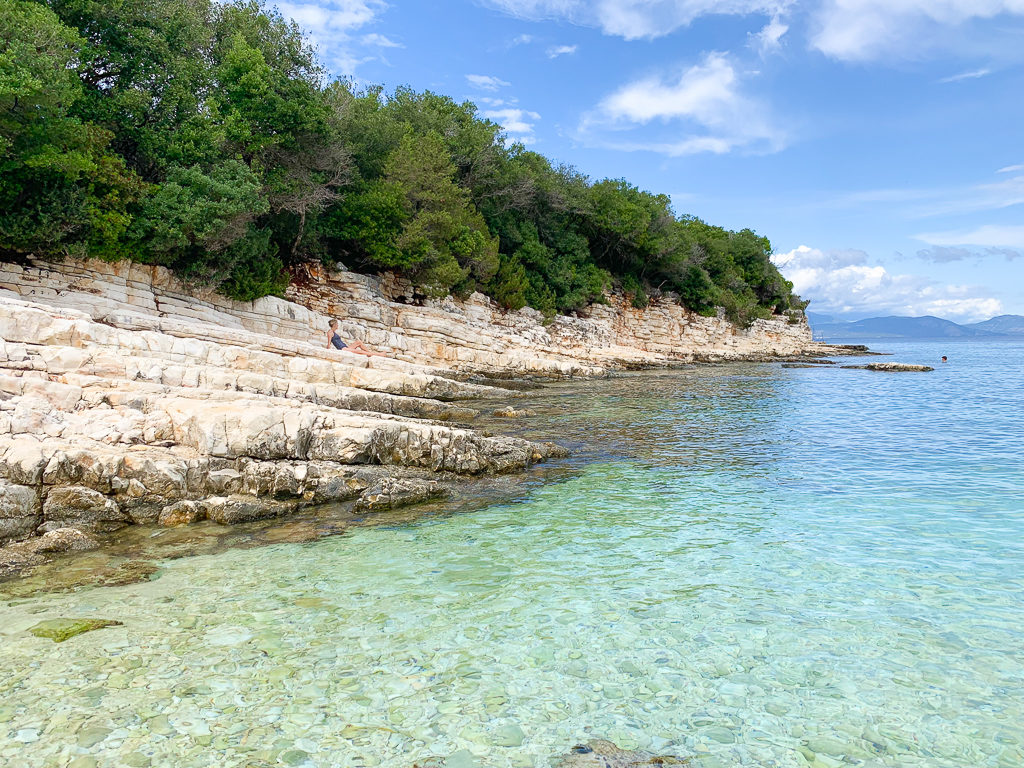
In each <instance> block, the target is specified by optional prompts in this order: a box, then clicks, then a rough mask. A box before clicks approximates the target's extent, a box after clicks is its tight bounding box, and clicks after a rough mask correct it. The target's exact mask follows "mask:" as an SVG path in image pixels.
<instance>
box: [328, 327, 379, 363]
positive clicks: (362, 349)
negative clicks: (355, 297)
mask: <svg viewBox="0 0 1024 768" xmlns="http://www.w3.org/2000/svg"><path fill="white" fill-rule="evenodd" d="M331 347H334V348H335V349H347V350H348V351H349V352H354V353H355V354H357V355H366V356H367V357H386V355H385V354H384V353H383V352H374V351H373V350H371V349H369V348H368V347H367V346H366V345H365V344H363V342H361V341H353V342H352V343H351V344H346V343H345V342H344V341H342V340H341V336H339V335H338V321H337V320H331V322H330V324H329V325H328V326H327V348H328V349H330V348H331Z"/></svg>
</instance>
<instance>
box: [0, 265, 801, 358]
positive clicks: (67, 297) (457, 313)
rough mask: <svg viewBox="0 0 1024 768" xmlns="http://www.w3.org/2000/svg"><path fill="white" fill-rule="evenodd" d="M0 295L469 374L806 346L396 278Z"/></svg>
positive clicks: (21, 284) (34, 283) (140, 277)
mask: <svg viewBox="0 0 1024 768" xmlns="http://www.w3.org/2000/svg"><path fill="white" fill-rule="evenodd" d="M0 289H6V290H9V291H12V292H14V293H16V294H17V295H19V296H20V297H22V298H25V299H29V300H33V301H42V302H46V303H49V304H53V305H54V306H63V307H73V308H75V309H79V310H84V311H87V312H89V313H90V314H92V315H93V316H94V317H97V318H102V317H106V316H109V315H117V316H123V317H127V316H128V313H133V314H141V315H146V316H154V315H155V316H159V317H162V318H167V319H169V320H177V321H181V322H186V323H188V322H195V321H199V322H207V323H213V324H217V325H220V326H222V327H224V328H234V329H237V330H247V331H251V332H256V333H262V334H269V335H273V336H277V337H279V338H281V339H292V340H296V341H306V342H312V343H314V344H317V345H319V344H320V339H321V338H322V334H323V333H324V330H325V329H326V324H327V321H328V319H329V318H330V317H337V318H339V319H340V320H341V329H340V330H341V334H342V336H343V337H344V338H354V339H360V340H363V341H365V342H366V343H368V344H370V345H371V346H373V347H375V348H378V349H382V350H384V351H386V352H388V354H389V355H391V356H392V357H395V358H398V359H401V360H406V361H409V362H415V363H420V364H423V365H429V366H435V367H439V368H444V369H449V370H455V371H467V372H510V371H512V372H523V373H537V374H561V375H594V374H599V373H601V372H602V371H603V370H605V369H608V368H618V367H633V366H640V365H658V364H664V363H666V362H671V361H690V360H717V359H721V360H728V359H743V358H758V357H763V356H771V355H782V356H784V355H794V354H800V353H801V352H802V351H804V350H805V349H807V348H809V347H810V345H811V344H812V340H811V332H810V328H809V327H808V325H807V323H806V322H804V321H801V322H799V323H795V324H794V323H791V322H789V321H788V320H787V319H786V318H783V317H774V318H772V319H769V320H758V321H756V322H755V323H754V324H753V325H752V326H751V327H750V328H748V329H738V328H736V327H735V326H733V325H732V324H731V323H729V322H728V321H726V320H724V319H721V318H717V317H702V316H700V315H697V314H695V313H693V312H689V311H687V310H685V309H683V308H682V307H680V306H679V305H678V304H675V303H674V302H671V301H667V300H655V301H653V302H652V303H651V306H649V307H648V308H647V309H644V310H637V309H634V308H633V307H632V306H630V305H629V304H628V303H627V302H626V300H625V299H623V298H622V297H616V296H613V297H610V299H609V304H607V305H594V306H592V307H589V308H588V309H587V310H585V311H583V312H581V313H579V314H578V316H572V317H566V316H562V315H560V316H557V317H556V318H555V319H554V320H553V321H552V322H551V323H549V324H548V325H545V324H544V323H543V318H542V316H541V315H540V313H538V312H535V311H533V310H531V309H528V308H527V309H522V310H519V311H518V312H509V311H506V310H502V309H501V308H500V307H498V306H497V305H496V304H495V303H494V302H492V301H491V300H489V299H488V298H487V297H485V296H483V295H481V294H473V295H472V296H471V297H469V299H467V300H465V301H458V300H455V299H452V298H446V299H442V300H430V301H427V302H426V303H425V304H424V305H418V304H412V303H409V296H410V295H411V286H409V285H408V284H404V283H403V282H402V281H400V280H396V279H394V278H384V279H381V278H377V277H372V276H367V275H360V274H356V273H353V272H346V271H343V270H337V271H327V270H324V269H322V268H319V267H309V268H307V269H306V270H305V271H304V272H302V273H300V274H298V275H296V279H295V280H294V281H293V284H292V285H291V287H289V289H288V292H287V300H285V299H278V298H273V297H267V298H263V299H259V300H257V301H255V302H251V303H241V302H235V301H231V300H229V299H225V298H224V297H222V296H218V295H217V294H215V293H213V292H212V291H201V290H200V291H196V290H194V289H193V290H190V289H188V288H186V287H185V286H182V285H181V284H180V283H179V282H178V281H177V280H176V279H175V278H174V277H173V276H172V275H171V274H170V273H169V272H168V271H167V270H165V269H163V268H160V267H148V266H145V265H140V264H133V263H130V262H121V263H118V264H108V263H105V262H98V261H88V262H80V261H68V262H64V263H62V264H59V265H53V264H50V263H46V262H33V263H31V264H30V265H28V266H18V265H10V264H5V265H0Z"/></svg>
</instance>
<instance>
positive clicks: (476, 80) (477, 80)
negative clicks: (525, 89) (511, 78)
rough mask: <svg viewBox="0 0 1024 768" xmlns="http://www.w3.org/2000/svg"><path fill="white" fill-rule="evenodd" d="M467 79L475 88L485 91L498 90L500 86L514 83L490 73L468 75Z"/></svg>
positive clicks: (503, 86)
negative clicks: (492, 75)
mask: <svg viewBox="0 0 1024 768" xmlns="http://www.w3.org/2000/svg"><path fill="white" fill-rule="evenodd" d="M466 80H468V81H469V84H470V85H472V86H473V87H474V88H479V89H480V90H483V91H496V90H498V89H499V88H505V87H506V86H509V85H512V83H509V82H506V81H505V80H501V79H499V78H497V77H491V76H490V75H466Z"/></svg>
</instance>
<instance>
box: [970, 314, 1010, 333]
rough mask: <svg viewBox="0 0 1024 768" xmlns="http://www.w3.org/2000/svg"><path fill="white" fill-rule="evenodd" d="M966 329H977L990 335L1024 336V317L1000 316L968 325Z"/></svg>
mask: <svg viewBox="0 0 1024 768" xmlns="http://www.w3.org/2000/svg"><path fill="white" fill-rule="evenodd" d="M964 328H977V329H978V330H979V331H988V332H989V333H1005V334H1009V335H1011V336H1024V317H1022V316H1021V315H999V317H993V318H992V319H991V320H985V321H983V322H980V323H967V324H966V325H964Z"/></svg>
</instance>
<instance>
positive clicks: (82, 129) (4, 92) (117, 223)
mask: <svg viewBox="0 0 1024 768" xmlns="http://www.w3.org/2000/svg"><path fill="white" fill-rule="evenodd" d="M82 45H83V40H82V38H81V37H79V36H78V35H77V34H76V33H75V31H74V30H72V29H70V28H68V27H67V26H65V25H63V24H62V23H61V22H60V20H59V19H58V18H57V17H56V15H55V14H54V13H53V12H52V11H50V10H49V9H48V8H46V7H44V6H41V5H39V4H37V3H33V2H20V1H19V0H4V1H3V2H0V249H3V250H6V251H10V252H15V253H30V252H34V253H38V254H43V255H61V254H65V253H74V254H77V255H95V256H104V257H108V258H114V257H117V256H119V255H121V254H122V252H123V251H122V244H121V238H122V235H123V234H124V232H125V231H126V229H127V227H128V225H129V224H130V222H131V217H130V215H129V213H128V211H127V206H128V205H129V204H130V203H131V201H132V200H133V199H134V198H135V197H136V196H137V195H138V193H139V190H140V185H139V183H138V180H137V179H136V178H135V177H134V175H133V174H131V173H129V172H128V171H127V169H126V168H125V166H124V163H123V161H122V160H121V159H120V158H119V157H117V156H116V155H114V154H112V153H111V152H109V151H108V146H109V144H110V140H111V134H110V133H108V132H107V131H105V130H103V129H102V128H100V127H98V126H96V125H94V124H92V123H89V122H85V121H83V120H81V119H80V118H78V117H76V116H75V115H74V114H73V112H72V111H73V109H74V107H75V105H76V104H77V103H78V102H79V101H80V100H81V98H82V86H81V84H80V82H79V80H78V77H77V75H76V71H75V64H76V62H77V60H78V58H79V52H80V50H81V47H82Z"/></svg>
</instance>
